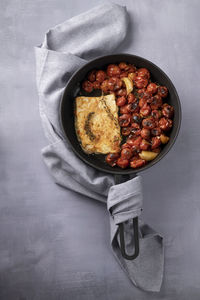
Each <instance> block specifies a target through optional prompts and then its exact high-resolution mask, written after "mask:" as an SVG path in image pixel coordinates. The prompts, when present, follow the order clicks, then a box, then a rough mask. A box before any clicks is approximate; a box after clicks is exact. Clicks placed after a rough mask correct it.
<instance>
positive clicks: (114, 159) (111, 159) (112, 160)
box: [106, 153, 120, 167]
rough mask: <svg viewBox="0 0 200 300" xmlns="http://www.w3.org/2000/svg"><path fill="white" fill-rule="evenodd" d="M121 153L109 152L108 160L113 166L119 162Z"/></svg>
mask: <svg viewBox="0 0 200 300" xmlns="http://www.w3.org/2000/svg"><path fill="white" fill-rule="evenodd" d="M119 156H120V154H119V153H109V154H108V155H106V162H107V163H108V164H109V165H110V166H111V167H114V166H116V164H117V159H118V158H119Z"/></svg>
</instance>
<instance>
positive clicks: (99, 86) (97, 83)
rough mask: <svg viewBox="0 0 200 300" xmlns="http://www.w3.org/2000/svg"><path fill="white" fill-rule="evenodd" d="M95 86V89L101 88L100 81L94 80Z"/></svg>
mask: <svg viewBox="0 0 200 300" xmlns="http://www.w3.org/2000/svg"><path fill="white" fill-rule="evenodd" d="M93 88H94V89H95V90H99V89H100V88H101V84H100V82H98V81H94V82H93Z"/></svg>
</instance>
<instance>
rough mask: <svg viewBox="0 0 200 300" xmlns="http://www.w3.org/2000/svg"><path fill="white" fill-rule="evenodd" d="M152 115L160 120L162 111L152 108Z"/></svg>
mask: <svg viewBox="0 0 200 300" xmlns="http://www.w3.org/2000/svg"><path fill="white" fill-rule="evenodd" d="M151 115H152V117H153V118H154V119H156V120H158V119H159V118H160V117H161V112H160V111H159V110H157V109H154V110H152V112H151Z"/></svg>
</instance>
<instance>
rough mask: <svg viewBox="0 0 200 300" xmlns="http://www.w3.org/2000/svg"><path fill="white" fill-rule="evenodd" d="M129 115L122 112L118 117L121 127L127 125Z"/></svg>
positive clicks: (129, 119)
mask: <svg viewBox="0 0 200 300" xmlns="http://www.w3.org/2000/svg"><path fill="white" fill-rule="evenodd" d="M130 121H131V115H130V114H123V115H121V116H120V117H119V125H120V126H121V127H127V126H128V125H129V124H130Z"/></svg>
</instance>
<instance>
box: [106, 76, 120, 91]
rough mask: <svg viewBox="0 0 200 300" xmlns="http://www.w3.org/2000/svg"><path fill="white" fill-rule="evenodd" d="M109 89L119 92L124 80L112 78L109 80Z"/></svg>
mask: <svg viewBox="0 0 200 300" xmlns="http://www.w3.org/2000/svg"><path fill="white" fill-rule="evenodd" d="M108 87H109V90H110V91H116V90H119V89H120V88H121V87H122V80H121V79H119V78H117V77H111V78H109V79H108Z"/></svg>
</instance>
